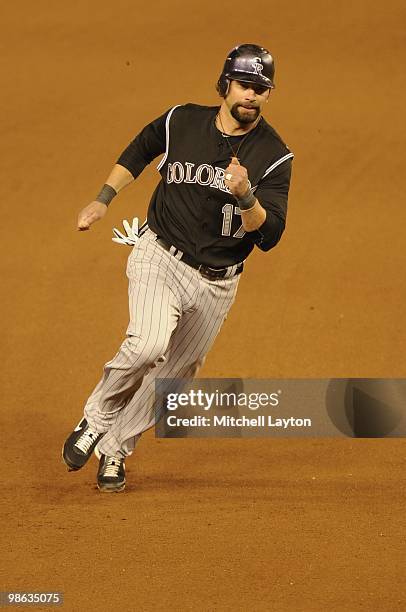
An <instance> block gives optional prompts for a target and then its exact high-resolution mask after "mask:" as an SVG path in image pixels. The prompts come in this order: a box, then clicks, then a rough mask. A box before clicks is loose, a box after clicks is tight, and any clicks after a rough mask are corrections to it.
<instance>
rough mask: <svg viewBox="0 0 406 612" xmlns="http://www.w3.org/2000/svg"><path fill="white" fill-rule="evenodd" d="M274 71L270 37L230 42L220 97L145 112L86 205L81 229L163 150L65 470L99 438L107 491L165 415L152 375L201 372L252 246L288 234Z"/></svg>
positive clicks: (267, 245)
mask: <svg viewBox="0 0 406 612" xmlns="http://www.w3.org/2000/svg"><path fill="white" fill-rule="evenodd" d="M274 72H275V68H274V60H273V57H272V56H271V54H270V53H269V52H268V51H267V50H266V49H264V48H263V47H260V46H258V45H253V44H243V45H239V46H237V47H235V48H234V49H232V51H231V52H230V53H229V55H228V57H227V59H226V61H225V64H224V67H223V71H222V73H221V75H220V78H219V79H218V82H217V86H216V88H217V91H218V93H219V95H220V97H221V98H222V101H221V105H220V106H200V105H197V104H185V105H179V106H174V107H173V108H171V109H169V110H167V111H166V112H165V113H164V114H163V115H161V116H160V117H158V118H157V119H155V120H154V121H152V122H151V123H149V124H148V125H147V126H146V127H144V129H143V130H142V131H141V132H140V133H139V134H138V135H137V136H136V138H135V139H134V140H133V141H132V142H131V143H130V144H129V146H128V147H127V148H126V149H125V150H124V151H123V153H122V154H121V155H120V157H119V159H118V160H117V163H116V164H115V165H114V167H113V169H112V171H111V174H110V175H109V177H108V178H107V180H106V184H105V185H104V186H103V188H102V189H101V191H100V193H99V195H98V196H97V198H96V200H95V201H93V202H92V203H91V204H89V205H88V206H86V207H85V208H84V209H83V210H82V211H81V212H80V213H79V217H78V229H79V230H81V231H84V230H88V229H89V228H90V227H91V225H92V224H93V223H94V222H95V221H98V220H100V219H101V218H102V217H104V215H105V214H106V212H107V207H108V206H109V204H110V203H111V201H112V200H113V198H114V197H115V196H116V195H117V193H119V192H120V191H121V190H122V189H123V188H124V187H126V186H127V185H129V184H130V183H131V182H132V181H133V180H134V179H136V178H137V177H138V176H139V175H140V174H141V172H142V171H143V169H144V168H145V167H146V166H147V165H148V164H149V163H150V162H151V161H152V160H154V159H155V158H156V157H158V156H159V155H161V154H163V157H162V159H161V161H160V162H159V164H158V166H157V168H158V170H159V172H160V175H161V179H160V181H159V183H158V185H157V187H156V189H155V191H154V193H153V195H152V198H151V201H150V204H149V208H148V213H147V220H146V222H145V223H144V224H143V225H142V226H141V228H140V229H139V231H137V228H136V227H135V228H131V227H130V226H129V225H128V224H127V225H126V224H124V225H125V228H126V230H127V237H128V242H129V243H134V242H135V246H134V248H133V249H132V251H131V253H130V255H129V258H128V263H127V276H128V279H129V310H130V321H129V324H128V328H127V332H126V338H125V340H124V341H123V343H122V344H121V346H120V348H119V350H118V352H117V354H116V355H115V356H114V357H113V359H111V361H109V362H108V363H106V364H105V366H104V372H103V376H102V378H101V380H100V381H99V382H98V384H97V385H96V387H95V389H94V391H93V393H92V394H91V395H90V397H89V398H88V400H87V402H86V405H85V407H84V416H83V418H82V419H81V421H80V422H79V424H78V425H77V427H76V428H75V429H74V431H73V432H72V433H71V434H70V435H69V437H68V438H67V440H66V442H65V444H64V447H63V451H62V456H63V460H64V461H65V463H66V464H67V466H68V468H69V470H79V469H80V468H82V467H83V466H84V465H85V463H86V462H87V460H88V459H89V458H90V456H91V455H92V453H93V451H94V450H95V448H96V446H97V449H96V454H97V456H98V457H99V469H98V473H97V484H98V487H99V489H100V490H101V491H122V490H123V489H124V487H125V463H124V462H125V458H126V457H127V456H129V455H131V454H132V452H133V450H134V448H135V444H136V442H137V441H138V440H139V438H140V436H141V434H142V433H143V432H144V431H146V430H147V429H149V428H150V427H152V426H153V425H154V424H155V422H156V419H157V417H156V411H155V409H156V408H157V407H156V406H155V403H154V402H155V394H154V382H155V379H156V378H164V379H166V378H168V379H171V380H172V379H175V381H176V380H178V379H179V380H180V379H183V380H190V379H191V378H193V377H194V376H195V375H196V372H197V371H198V369H199V368H200V367H201V365H202V363H203V361H204V359H205V356H206V354H207V352H208V351H209V350H210V348H211V346H212V345H213V342H214V340H215V339H216V337H217V335H218V333H219V331H220V329H221V326H222V324H223V322H224V320H225V319H226V317H227V313H228V311H229V310H230V308H231V306H232V304H233V302H234V299H235V296H236V292H237V288H238V283H239V279H240V275H241V273H242V271H243V268H244V261H245V260H246V258H247V257H248V255H249V254H250V253H251V251H252V250H253V248H254V247H255V245H256V246H257V247H259V248H260V249H261V250H262V251H268V250H270V249H272V248H273V247H274V246H275V245H276V244H277V243H278V242H279V240H280V238H281V236H282V233H283V231H284V228H285V220H286V209H287V201H288V191H289V184H290V177H291V165H292V158H293V153H291V151H290V150H289V149H288V147H287V146H286V145H285V144H284V142H283V141H282V140H281V138H280V137H279V135H278V134H277V133H276V131H275V130H274V129H273V128H272V127H271V126H270V125H269V124H268V123H267V122H266V121H265V119H264V118H263V117H262V115H261V111H262V109H263V107H264V105H265V104H266V103H267V102H268V101H269V97H270V93H271V90H272V89H273V88H274ZM132 229H134V232H135V234H137V236H136V240H133V241H131V240H130V238H131V234H132ZM117 236H119V233H118V232H116V237H117ZM133 238H134V236H133ZM117 241H119V242H120V241H122V242H126V237H125V236H123V235H121V238H120V237H119V238H118V240H117ZM158 409H159V407H158Z"/></svg>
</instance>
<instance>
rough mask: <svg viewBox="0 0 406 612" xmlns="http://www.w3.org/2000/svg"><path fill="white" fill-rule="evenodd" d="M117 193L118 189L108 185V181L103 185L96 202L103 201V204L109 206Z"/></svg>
mask: <svg viewBox="0 0 406 612" xmlns="http://www.w3.org/2000/svg"><path fill="white" fill-rule="evenodd" d="M116 195H117V191H116V190H115V189H113V187H112V186H111V185H107V183H105V184H104V185H103V188H102V190H101V191H100V193H99V195H98V196H97V198H96V202H101V204H105V205H106V206H108V205H109V204H110V202H111V200H112V199H113V198H114V197H115V196H116Z"/></svg>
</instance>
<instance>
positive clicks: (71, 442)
mask: <svg viewBox="0 0 406 612" xmlns="http://www.w3.org/2000/svg"><path fill="white" fill-rule="evenodd" d="M103 436H104V433H97V431H94V429H91V428H90V426H89V425H88V423H87V421H86V419H85V418H83V419H82V420H81V421H80V423H78V425H77V426H76V427H75V429H74V430H73V431H72V433H71V434H70V436H69V437H68V438H67V440H66V442H65V444H64V445H63V449H62V459H63V460H64V462H65V463H66V465H67V466H68V468H69V471H73V470H80V468H82V467H83V466H84V465H85V463H86V461H87V460H88V459H89V458H90V457H91V455H92V453H93V451H94V448H95V446H96V444H97V443H98V442H99V440H101V438H102V437H103Z"/></svg>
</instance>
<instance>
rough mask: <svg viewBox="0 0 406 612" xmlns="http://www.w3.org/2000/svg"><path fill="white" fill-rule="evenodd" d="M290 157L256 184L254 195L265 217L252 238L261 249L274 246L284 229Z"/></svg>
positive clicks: (290, 172)
mask: <svg viewBox="0 0 406 612" xmlns="http://www.w3.org/2000/svg"><path fill="white" fill-rule="evenodd" d="M291 174H292V158H289V159H286V160H285V161H284V162H283V163H281V164H280V165H279V166H278V167H276V168H275V169H274V170H272V171H271V172H269V174H267V175H266V176H265V177H264V178H263V179H262V180H261V181H260V182H259V184H258V187H257V189H256V190H255V197H256V198H257V199H258V201H259V203H260V204H261V206H262V207H263V208H265V210H266V219H265V221H264V222H263V224H262V225H261V226H260V227H259V228H258V229H257V230H255V231H254V232H251V235H252V239H253V241H254V242H255V244H256V245H257V246H258V247H259V248H260V249H261V250H262V251H269V250H270V249H272V248H273V247H274V246H276V245H277V244H278V242H279V240H280V239H281V237H282V234H283V231H284V229H285V223H286V215H287V206H288V194H289V186H290V178H291Z"/></svg>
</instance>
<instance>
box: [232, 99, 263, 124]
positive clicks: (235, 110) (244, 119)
mask: <svg viewBox="0 0 406 612" xmlns="http://www.w3.org/2000/svg"><path fill="white" fill-rule="evenodd" d="M240 106H241V104H237V103H236V104H233V106H232V107H231V110H230V113H231V115H232V116H233V117H234V119H235V120H236V121H238V123H254V121H256V120H257V119H258V115H259V108H254V110H255V113H250V114H247V115H243V114H241V113H240V111H239V107H240Z"/></svg>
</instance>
